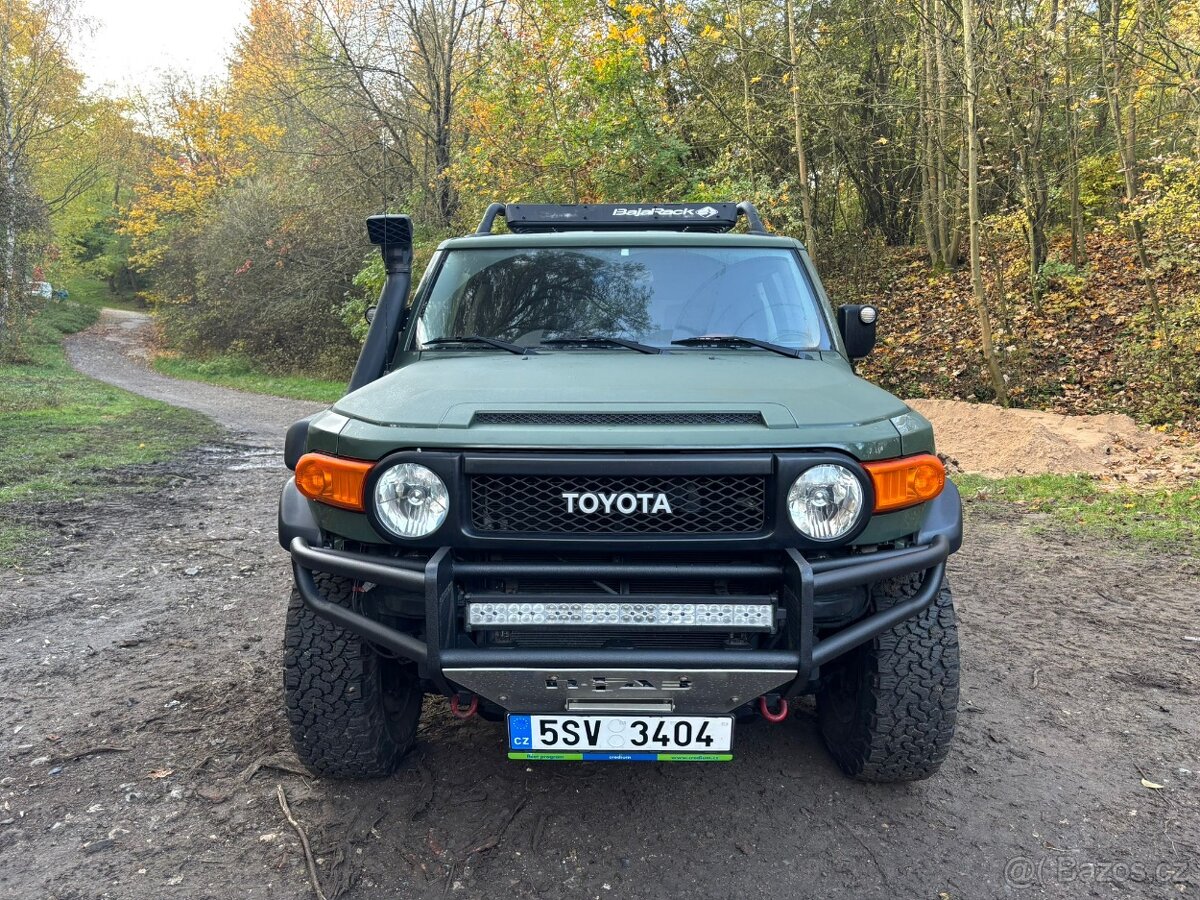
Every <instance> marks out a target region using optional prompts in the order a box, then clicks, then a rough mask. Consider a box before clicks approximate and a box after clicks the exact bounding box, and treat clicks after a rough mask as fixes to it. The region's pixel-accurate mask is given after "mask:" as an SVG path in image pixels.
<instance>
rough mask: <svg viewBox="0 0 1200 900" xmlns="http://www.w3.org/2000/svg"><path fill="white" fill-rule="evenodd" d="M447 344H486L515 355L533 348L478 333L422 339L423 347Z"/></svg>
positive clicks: (522, 353) (526, 352)
mask: <svg viewBox="0 0 1200 900" xmlns="http://www.w3.org/2000/svg"><path fill="white" fill-rule="evenodd" d="M447 344H487V345H488V346H489V347H495V348H496V349H498V350H507V351H508V352H509V353H515V354H517V356H528V355H529V354H530V353H532V352H533V350H532V349H531V348H529V347H522V346H521V345H520V344H510V343H509V342H508V341H500V340H497V339H496V338H490V337H483V336H482V335H478V334H459V335H455V336H454V337H442V338H434V339H433V340H430V341H423V342H422V346H424V347H439V346H445V345H447Z"/></svg>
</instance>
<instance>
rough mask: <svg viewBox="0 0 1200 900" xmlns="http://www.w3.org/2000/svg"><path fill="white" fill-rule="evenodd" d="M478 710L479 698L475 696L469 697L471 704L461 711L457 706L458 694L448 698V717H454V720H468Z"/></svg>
mask: <svg viewBox="0 0 1200 900" xmlns="http://www.w3.org/2000/svg"><path fill="white" fill-rule="evenodd" d="M478 710H479V696H478V695H477V694H472V695H471V703H470V705H469V706H468V707H467V708H466V709H463V708H461V707H460V706H459V704H458V694H455V695H454V696H452V697H451V698H450V715H452V716H454V718H456V719H469V718H471V716H473V715H475V713H476V712H477V711H478Z"/></svg>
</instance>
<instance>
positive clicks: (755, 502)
mask: <svg viewBox="0 0 1200 900" xmlns="http://www.w3.org/2000/svg"><path fill="white" fill-rule="evenodd" d="M564 494H575V495H577V497H576V499H575V500H574V501H573V504H574V510H573V511H572V509H571V506H570V505H569V504H568V501H567V500H566V499H565V498H564V497H563V495H564ZM629 494H632V495H634V498H635V500H634V501H633V502H634V503H635V504H636V508H635V509H634V511H632V512H628V511H626V512H621V511H620V510H619V509H618V504H620V503H623V504H624V505H625V507H626V509H627V510H628V509H629V504H630V502H631V501H629V500H624V501H622V500H620V499H619V498H618V499H616V500H613V502H612V503H611V504H610V506H609V508H608V510H607V511H606V509H605V507H604V506H603V504H602V503H599V502H598V503H597V504H596V511H594V512H592V511H581V509H580V505H581V502H582V505H583V508H584V510H589V508H590V507H591V506H592V505H593V504H592V501H591V500H586V501H585V500H583V495H605V496H607V497H612V496H613V495H629ZM639 494H642V495H649V497H650V498H651V499H645V498H639V497H637V495H639ZM660 494H661V495H663V496H665V497H666V499H667V502H668V503H669V505H670V510H671V511H670V512H669V513H668V512H666V511H664V509H663V507H662V506H661V505H660V504H658V503H656V498H657V497H658V495H660ZM656 507H657V510H656ZM765 520H766V479H765V478H763V477H762V476H761V475H721V476H707V475H689V476H657V475H652V476H620V477H611V476H580V475H474V476H472V477H471V523H472V525H473V526H474V527H475V529H476V530H477V531H480V532H488V533H493V534H495V533H503V534H703V535H728V534H755V533H757V532H759V531H762V530H763V527H764V525H765Z"/></svg>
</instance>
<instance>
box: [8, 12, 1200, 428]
mask: <svg viewBox="0 0 1200 900" xmlns="http://www.w3.org/2000/svg"><path fill="white" fill-rule="evenodd" d="M82 27H85V24H84V23H82V22H81V20H80V19H79V12H78V9H77V8H76V6H75V3H74V0H10V2H8V3H7V5H6V6H5V7H4V8H3V10H0V31H3V35H2V37H3V49H2V50H0V53H2V56H0V112H2V114H3V122H2V123H0V166H2V167H3V176H4V177H3V179H2V182H0V229H2V230H3V232H4V235H3V243H2V245H0V256H2V265H0V273H2V278H3V283H2V284H0V354H3V355H5V356H7V357H10V358H14V359H19V358H20V354H21V352H22V349H21V348H22V334H23V331H24V329H25V328H26V326H27V323H28V321H29V319H30V316H31V314H32V313H33V312H35V311H36V306H37V304H38V302H40V301H38V300H37V299H36V298H33V297H31V296H30V295H29V291H28V290H27V289H26V285H27V284H28V282H29V281H31V280H39V277H38V276H41V275H45V276H46V277H47V278H49V280H52V281H57V280H62V278H64V277H66V276H69V275H71V274H73V273H78V272H84V273H89V274H91V275H95V276H99V277H102V278H104V279H106V280H107V282H108V284H109V286H110V288H111V289H112V290H113V291H114V292H120V293H124V294H130V295H134V296H136V297H138V298H140V299H141V300H142V301H143V302H144V303H146V304H148V305H150V306H152V307H153V308H154V309H155V311H156V312H157V315H158V319H159V322H160V323H161V327H162V329H163V337H164V340H165V342H166V344H167V346H169V347H171V348H173V349H174V350H175V351H177V352H178V353H181V354H184V355H185V356H187V357H192V358H199V359H226V360H237V361H240V363H241V364H244V365H247V366H250V367H253V368H254V369H256V370H261V371H264V372H274V373H304V374H310V375H316V376H321V377H327V378H337V377H341V376H344V375H345V374H346V373H347V372H348V371H349V368H350V366H351V365H352V363H353V360H354V358H355V356H356V355H357V349H358V342H359V339H360V338H361V336H362V332H363V311H364V309H365V307H366V305H367V304H368V303H369V302H371V298H372V297H373V295H374V293H375V292H376V291H377V290H378V287H379V284H380V282H381V280H382V271H381V269H380V267H379V266H378V264H377V263H376V262H374V260H373V258H372V256H371V254H370V253H369V250H370V248H369V246H368V245H367V244H366V241H365V232H364V227H363V220H364V217H365V216H367V215H369V214H372V213H376V212H380V211H384V210H388V211H393V212H407V213H410V214H411V215H412V216H413V218H414V220H415V222H416V225H417V228H418V244H419V247H418V263H420V262H421V260H423V259H425V258H427V257H428V254H429V252H431V250H432V248H433V247H434V246H436V244H437V242H438V241H439V240H441V239H443V238H445V237H447V236H450V235H454V234H457V233H461V232H463V231H464V230H471V229H473V228H474V226H475V224H476V223H477V222H478V219H479V216H480V215H481V214H482V212H483V210H484V208H485V207H486V205H487V204H488V203H489V202H491V201H493V200H507V201H529V202H537V201H541V202H558V203H571V202H605V201H610V202H647V201H660V202H666V201H685V200H689V201H690V200H709V201H715V200H742V199H748V200H751V201H753V202H754V203H755V204H756V206H757V208H758V209H759V211H760V213H761V214H762V215H763V218H764V219H765V220H766V222H767V223H768V225H769V227H770V228H772V229H773V230H775V231H778V232H781V233H784V234H789V235H793V236H796V237H798V238H800V239H801V240H803V241H804V242H805V244H806V245H807V246H808V248H809V250H810V251H811V252H812V253H813V255H814V256H815V258H816V261H817V264H818V266H819V268H820V269H821V271H822V272H823V274H824V277H825V278H826V280H827V282H828V284H829V287H830V293H831V294H832V295H833V297H834V300H835V302H855V301H864V300H865V301H869V302H872V303H876V304H877V305H878V306H879V307H880V309H881V315H882V318H881V335H882V339H881V346H880V347H879V349H878V351H877V353H876V354H875V356H874V357H872V359H871V360H870V361H869V363H868V365H867V366H866V374H867V375H868V376H869V377H872V378H875V379H877V380H879V381H880V382H881V383H883V384H884V385H885V386H887V387H889V388H891V389H893V390H896V391H899V392H902V394H903V395H905V396H910V397H918V396H927V397H956V398H962V399H970V400H979V401H986V402H996V403H1000V404H1004V405H1014V406H1028V407H1037V408H1048V409H1056V410H1059V411H1064V412H1073V413H1075V412H1099V411H1121V412H1127V413H1129V414H1130V415H1133V416H1134V417H1135V418H1137V419H1139V420H1140V421H1142V422H1146V423H1150V424H1154V425H1159V426H1162V427H1164V428H1177V427H1183V428H1188V429H1191V428H1194V427H1195V426H1196V425H1197V424H1198V423H1200V416H1198V414H1197V408H1198V407H1200V336H1198V335H1197V333H1196V328H1197V325H1200V4H1197V3H1196V2H1194V0H1095V2H1093V0H725V2H721V3H716V2H712V0H648V2H641V0H633V2H625V0H253V2H252V3H251V4H250V7H249V19H248V22H247V24H246V25H245V27H244V28H243V29H242V30H241V32H240V34H239V37H238V39H237V41H236V43H235V44H234V45H233V46H230V47H229V49H228V66H227V71H226V74H225V76H224V77H223V78H221V79H217V80H215V81H211V82H206V83H195V82H192V81H189V80H188V79H187V78H185V77H182V76H180V75H178V74H172V73H167V74H165V75H164V77H163V79H162V80H161V82H160V83H157V84H153V85H146V86H144V88H143V89H142V90H141V91H139V92H137V93H136V94H134V95H131V96H126V97H112V96H108V95H104V94H95V93H89V92H88V91H87V90H86V89H85V87H84V80H83V78H82V76H81V75H80V73H79V71H78V70H77V68H76V66H75V64H74V63H73V61H72V58H71V46H72V38H73V35H74V34H75V33H76V32H77V31H78V29H80V28H82Z"/></svg>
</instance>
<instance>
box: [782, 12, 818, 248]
mask: <svg viewBox="0 0 1200 900" xmlns="http://www.w3.org/2000/svg"><path fill="white" fill-rule="evenodd" d="M784 9H785V13H786V15H787V34H788V61H789V63H790V64H791V78H790V79H789V81H790V84H789V85H788V87H789V88H790V89H791V92H792V125H793V127H794V129H795V140H796V171H797V176H798V178H799V181H800V210H801V213H802V214H803V216H804V243H805V244H806V245H807V246H808V253H809V255H810V256H811V257H812V258H813V259H814V260H815V259H816V258H817V235H816V228H815V226H814V219H813V204H812V194H811V193H810V191H809V185H808V153H807V151H806V150H805V146H804V120H803V119H802V118H801V109H800V64H799V57H798V55H797V53H796V14H795V9H794V8H793V2H792V0H784Z"/></svg>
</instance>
